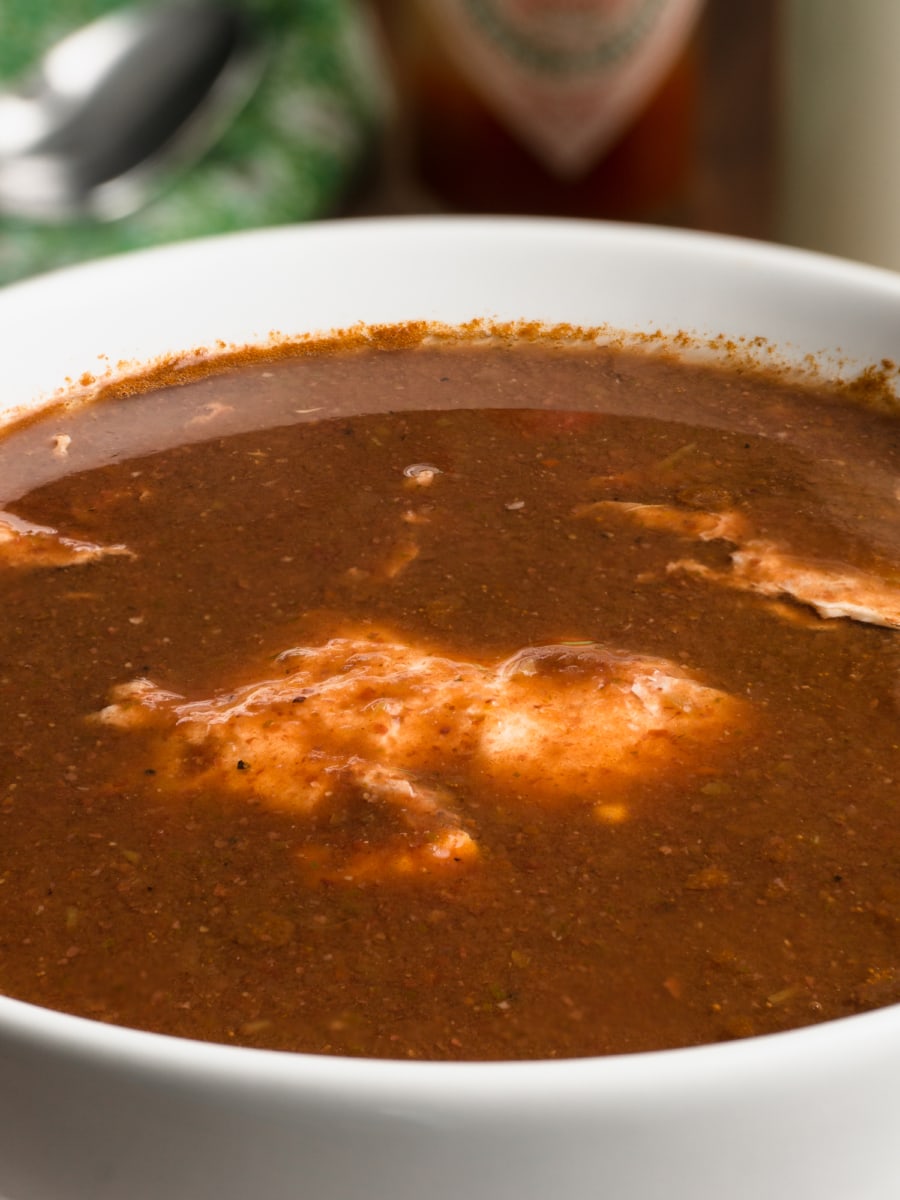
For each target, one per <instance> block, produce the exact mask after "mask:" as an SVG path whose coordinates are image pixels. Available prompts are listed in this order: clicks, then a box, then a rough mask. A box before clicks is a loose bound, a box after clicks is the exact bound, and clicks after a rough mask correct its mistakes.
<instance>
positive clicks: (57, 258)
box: [0, 0, 385, 284]
mask: <svg viewBox="0 0 900 1200" xmlns="http://www.w3.org/2000/svg"><path fill="white" fill-rule="evenodd" d="M121 2H122V0H6V2H5V4H4V5H3V7H4V9H5V11H4V13H3V15H2V17H0V25H2V31H0V84H2V83H7V84H9V83H11V82H12V81H13V80H15V79H16V77H18V76H19V75H21V73H22V72H23V71H24V70H26V69H27V68H28V67H29V66H30V65H31V64H32V63H34V62H35V61H36V60H37V59H38V58H39V56H40V55H41V53H42V52H43V51H45V50H46V49H47V48H48V47H49V46H51V45H53V43H54V42H56V41H58V40H59V39H60V38H62V37H64V36H65V35H66V34H68V33H71V32H72V31H73V30H75V29H76V28H78V27H79V26H80V25H82V24H85V23H87V22H88V21H90V20H93V19H94V18H96V17H98V16H100V15H102V14H103V13H105V12H108V11H110V10H112V9H115V8H117V7H118V6H119V4H120V3H121ZM361 5H362V0H244V6H245V10H246V11H247V12H248V13H251V14H252V15H253V16H254V17H255V18H256V20H257V21H258V23H259V24H260V26H261V28H262V31H263V32H264V33H268V34H269V38H270V42H271V46H272V50H271V53H270V55H269V57H268V59H267V63H266V68H265V71H264V74H263V77H262V80H261V82H260V84H259V86H258V87H257V89H256V91H255V92H254V93H253V95H252V97H251V99H250V100H249V102H248V103H247V105H246V106H245V107H244V109H243V110H242V111H241V112H240V113H239V114H238V115H237V117H236V119H235V120H234V121H233V123H232V124H231V126H230V127H229V128H228V130H227V131H226V132H225V133H224V134H223V136H222V137H221V138H220V140H219V141H218V142H217V143H216V145H215V146H214V147H213V148H212V150H211V151H210V152H209V153H208V154H207V155H206V156H205V157H204V158H203V159H202V160H201V161H200V162H199V163H198V164H195V165H194V166H193V167H192V168H190V169H189V170H188V171H186V172H185V173H184V174H182V175H180V176H176V177H175V178H174V179H172V180H171V181H169V183H168V186H167V187H166V188H165V189H164V190H163V191H162V193H161V194H159V195H157V196H156V197H155V198H154V199H152V200H151V201H150V202H148V204H147V205H146V207H145V208H143V209H141V210H140V211H139V212H137V213H135V214H134V215H132V216H129V217H126V218H123V219H122V220H118V221H114V222H108V223H100V222H89V221H86V220H85V221H79V222H77V223H69V224H63V225H47V224H38V223H33V222H29V221H25V220H21V219H19V218H3V217H0V284H4V283H9V282H11V281H12V280H15V279H20V278H22V277H23V276H26V275H31V274H34V273H36V272H40V271H44V270H48V269H51V268H54V267H58V266H63V265H66V264H68V263H73V262H77V261H79V260H81V259H87V258H97V257H100V256H102V255H105V254H112V253H118V252H120V251H124V250H131V249H136V248H138V247H144V246H150V245H154V244H158V243H162V242H172V241H178V240H181V239H184V238H190V237H198V236H202V235H205V234H211V233H223V232H227V231H230V230H236V229H246V228H251V227H256V226H261V225H273V224H280V223H285V222H288V223H289V222H295V221H304V220H310V219H313V218H316V217H323V216H328V215H332V214H333V213H335V212H336V211H338V210H339V208H340V206H341V204H342V203H343V202H344V201H345V199H346V198H347V196H348V193H349V191H350V189H351V188H352V187H353V186H354V184H355V182H357V180H358V178H359V176H360V174H361V172H362V171H363V170H364V169H365V167H366V164H367V163H368V162H369V161H370V159H369V156H370V155H371V154H372V152H373V147H374V146H375V144H376V140H377V138H378V136H379V132H380V129H381V124H382V121H383V118H384V112H385V85H384V79H383V73H382V69H381V64H380V60H379V58H378V55H377V52H376V48H375V41H374V39H373V38H372V36H371V27H370V24H369V22H368V20H367V12H368V10H367V9H365V8H363V7H362V6H361Z"/></svg>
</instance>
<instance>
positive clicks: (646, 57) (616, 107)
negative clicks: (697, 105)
mask: <svg viewBox="0 0 900 1200" xmlns="http://www.w3.org/2000/svg"><path fill="white" fill-rule="evenodd" d="M701 3H702V0H425V4H426V7H427V8H428V9H429V11H431V12H432V14H433V18H434V20H435V22H436V29H437V32H438V34H439V36H440V37H441V40H442V43H443V45H444V48H445V51H446V52H447V54H449V55H450V56H451V57H452V59H453V61H454V64H455V66H456V67H457V69H458V70H459V71H461V72H462V73H463V75H464V76H465V77H466V78H467V79H468V81H469V84H470V85H471V87H472V88H473V89H474V90H475V91H477V93H478V94H479V95H480V96H481V98H482V100H483V101H484V102H485V104H487V105H488V106H489V107H490V108H491V109H492V111H493V112H494V113H495V115H496V116H498V117H499V118H500V119H501V120H503V121H504V122H505V124H506V125H507V127H508V128H509V129H510V131H511V132H512V133H513V134H514V135H515V136H516V137H517V138H518V139H519V141H521V142H522V143H523V144H524V145H525V146H527V147H528V148H529V149H530V150H531V152H532V153H533V154H534V155H535V156H536V157H537V158H538V159H539V160H540V161H541V162H542V163H543V164H544V166H545V167H546V168H547V169H548V170H551V171H553V172H555V173H556V174H557V175H559V176H561V177H563V178H573V177H576V176H577V175H579V174H580V173H582V172H583V171H585V170H587V169H588V168H589V167H590V166H591V165H592V164H593V163H594V162H595V161H596V160H597V159H598V158H599V157H601V156H602V154H603V153H604V151H605V150H606V149H607V148H608V147H609V146H610V145H611V144H612V143H613V142H614V141H615V139H616V137H617V136H618V135H619V134H620V133H621V132H622V131H623V130H624V129H625V128H626V127H627V125H628V124H629V122H630V121H631V120H632V119H633V118H635V117H636V116H637V115H638V114H639V113H640V111H641V108H642V107H643V106H644V105H645V104H646V103H647V102H648V101H649V99H650V97H651V96H652V94H653V92H654V91H655V89H656V88H657V87H658V86H659V84H660V83H661V82H662V80H663V79H664V78H665V76H666V74H667V72H668V71H669V69H670V68H671V67H672V66H673V64H674V62H675V60H676V59H677V57H678V55H679V54H680V53H681V51H682V50H683V49H684V45H685V42H686V41H687V38H688V37H689V35H690V32H691V29H692V27H693V24H694V20H695V17H696V15H697V13H698V11H699V9H700V7H701Z"/></svg>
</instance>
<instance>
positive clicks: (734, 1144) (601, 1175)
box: [0, 219, 900, 1200]
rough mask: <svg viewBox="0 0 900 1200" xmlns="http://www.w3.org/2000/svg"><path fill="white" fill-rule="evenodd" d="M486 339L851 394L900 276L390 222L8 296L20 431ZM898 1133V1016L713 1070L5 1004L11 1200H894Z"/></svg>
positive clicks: (191, 249)
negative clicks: (224, 351) (534, 323)
mask: <svg viewBox="0 0 900 1200" xmlns="http://www.w3.org/2000/svg"><path fill="white" fill-rule="evenodd" d="M473 317H491V318H500V319H516V318H523V317H525V318H534V319H540V320H544V321H550V322H554V321H569V322H576V323H586V324H589V325H597V324H600V323H606V322H608V323H609V324H611V325H612V326H615V327H619V328H623V329H633V330H651V329H657V328H660V329H663V330H667V331H669V332H674V331H676V330H681V329H683V330H690V331H694V332H696V333H697V334H698V335H702V336H714V335H719V334H722V335H724V336H725V337H726V338H732V337H741V336H743V337H748V338H754V337H757V336H761V337H764V338H766V339H768V340H769V342H770V343H772V344H774V345H775V346H776V347H778V348H779V351H780V353H781V354H782V356H783V357H784V358H787V359H789V360H792V361H796V362H800V361H802V360H803V358H804V356H805V355H806V354H808V353H812V354H814V355H817V356H818V359H817V361H818V362H820V363H822V364H824V367H825V370H826V373H838V372H840V371H844V372H845V373H852V372H853V371H855V370H856V369H857V368H858V367H860V366H864V365H867V364H870V363H880V362H881V361H882V360H883V359H886V358H887V359H894V360H895V361H896V359H897V357H900V277H898V276H894V275H890V274H886V273H881V272H878V271H876V270H874V269H870V268H864V267H858V266H854V265H851V264H848V263H842V262H839V261H835V260H830V259H826V258H822V257H816V256H813V255H809V254H805V253H799V252H792V251H788V250H783V249H778V248H775V247H767V246H762V245H758V244H754V243H749V242H738V241H731V240H727V239H722V238H714V237H707V236H702V235H692V234H686V233H679V232H672V231H664V230H654V229H646V228H629V227H626V226H616V225H603V224H587V223H580V222H537V221H519V220H515V221H513V220H498V221H485V220H480V219H472V220H467V219H462V220H444V219H415V220H396V221H393V220H388V221H366V222H350V223H335V224H323V225H311V226H307V227H302V228H297V229H287V230H274V231H266V232H261V233H254V234H249V235H238V236H235V237H231V238H225V239H215V240H211V241H208V242H202V243H195V244H188V245H183V246H174V247H170V248H166V249H162V250H158V251H151V252H149V253H142V254H138V255H135V256H131V257H127V258H123V259H118V260H108V261H106V262H103V263H100V264H96V265H89V266H85V267H80V268H75V269H73V270H69V271H66V272H64V273H60V274H57V275H49V276H45V277H43V278H40V279H37V280H34V281H31V282H28V283H25V284H20V285H17V286H15V287H12V288H8V289H6V291H4V292H0V413H2V412H9V411H10V410H12V409H18V408H20V407H21V406H28V405H39V404H40V403H42V402H44V401H46V399H47V398H50V397H53V396H54V395H59V394H64V395H65V394H69V393H73V392H76V391H77V390H78V388H79V386H80V385H79V382H78V381H79V380H80V379H81V378H82V376H83V375H85V373H87V374H90V375H97V374H104V373H106V374H115V373H116V372H117V371H120V370H121V369H125V368H123V366H122V364H126V365H127V364H129V363H130V364H134V363H136V362H137V363H141V362H148V361H152V360H153V359H155V358H156V357H157V356H159V355H161V354H165V353H170V352H177V351H188V352H193V351H194V350H196V349H197V348H198V347H208V348H215V346H216V344H217V343H219V342H222V341H224V342H234V343H246V342H260V341H266V340H267V338H268V337H269V335H270V333H271V332H273V331H279V332H281V333H283V334H299V333H304V332H307V331H320V330H327V329H330V328H334V327H345V326H347V325H350V324H353V323H355V322H358V321H364V322H368V323H379V322H390V321H400V320H407V319H417V318H418V319H421V318H425V319H430V320H439V321H445V322H450V323H459V322H462V321H466V320H468V319H470V318H473ZM67 381H68V382H67ZM0 484H2V481H0ZM898 1129H900V1008H891V1009H884V1010H882V1011H879V1012H874V1013H869V1014H865V1015H863V1016H858V1017H853V1018H850V1019H847V1020H843V1021H838V1022H833V1023H830V1024H826V1025H821V1026H818V1027H816V1028H812V1029H807V1030H803V1031H800V1032H795V1033H787V1034H779V1035H775V1036H771V1037H763V1038H757V1039H752V1040H749V1041H744V1042H734V1043H729V1044H726V1045H717V1046H709V1047H702V1048H699V1049H690V1050H676V1051H667V1052H662V1053H652V1054H643V1055H634V1056H623V1057H614V1058H607V1059H585V1060H578V1061H563V1062H536V1063H507V1064H465V1063H464V1064H437V1063H432V1064H428V1063H405V1062H380V1061H357V1060H345V1059H329V1058H317V1057H311V1056H304V1055H290V1054H280V1053H271V1052H265V1051H254V1050H247V1049H238V1048H235V1047H225V1046H214V1045H205V1044H198V1043H194V1042H190V1041H186V1040H179V1039H175V1038H167V1037H161V1036H157V1035H152V1034H143V1033H137V1032H134V1031H131V1030H127V1029H116V1028H111V1027H108V1026H105V1025H100V1024H94V1023H92V1022H90V1021H84V1020H80V1019H77V1018H74V1017H67V1016H64V1015H60V1014H57V1013H51V1012H47V1011H44V1010H41V1009H37V1008H34V1007H31V1006H29V1005H26V1004H21V1003H18V1002H15V1001H11V1000H6V999H0V1194H2V1195H3V1196H5V1197H7V1198H8V1200H88V1198H90V1200H113V1198H115V1200H250V1198H251V1197H254V1198H259V1200H288V1198H289V1197H290V1198H291V1200H300V1198H303V1200H357V1198H359V1200H361V1198H363V1197H365V1198H367V1200H424V1198H426V1197H427V1198H428V1200H460V1198H461V1197H466V1198H469V1200H585V1198H587V1197H592V1198H600V1197H615V1198H616V1200H723V1198H727V1200H761V1198H762V1197H776V1198H778V1197H790V1198H791V1200H896V1198H897V1196H898V1195H900V1156H898V1150H897V1145H898V1142H897V1138H898Z"/></svg>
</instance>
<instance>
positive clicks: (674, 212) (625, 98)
mask: <svg viewBox="0 0 900 1200" xmlns="http://www.w3.org/2000/svg"><path fill="white" fill-rule="evenodd" d="M898 51H900V4H898V3H896V0H854V2H853V3H852V4H850V3H847V2H846V0H149V2H147V3H142V4H141V3H139V4H135V3H133V2H131V0H4V2H3V6H2V12H0V284H3V283H9V282H11V281H13V280H16V279H21V278H24V277H27V276H28V275H31V274H35V273H38V272H41V271H45V270H48V269H52V268H54V267H58V266H63V265H66V264H68V263H72V262H77V261H79V260H80V259H86V258H94V257H98V256H100V255H104V254H109V253H116V252H120V251H123V250H128V249H132V248H137V247H142V246H148V245H154V244H159V243H163V242H171V241H177V240H181V239H184V238H188V237H195V236H202V235H205V234H212V233H220V232H225V231H229V230H234V229H242V228H252V227H257V226H261V225H271V224H281V223H290V222H296V221H310V220H320V219H326V218H340V217H346V216H362V215H385V214H393V213H397V214H410V213H420V212H430V213H434V212H494V213H527V214H553V215H576V216H582V217H592V218H613V219H620V220H633V221H651V222H655V223H662V224H672V225H678V226H683V227H690V228H697V229H707V230H713V231H717V232H724V233H732V234H738V235H742V236H750V237H757V238H765V239H770V240H776V241H783V242H788V243H792V244H796V245H802V246H809V247H812V248H815V249H820V250H825V251H828V252H832V253H836V254H840V255H843V256H845V257H850V258H858V259H861V260H865V261H868V262H873V263H877V264H880V265H883V266H888V267H893V268H900V165H898V164H900V138H898V137H897V136H896V135H897V128H898V125H900V72H897V70H896V61H897V53H898Z"/></svg>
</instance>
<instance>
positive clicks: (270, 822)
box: [0, 340, 900, 1059]
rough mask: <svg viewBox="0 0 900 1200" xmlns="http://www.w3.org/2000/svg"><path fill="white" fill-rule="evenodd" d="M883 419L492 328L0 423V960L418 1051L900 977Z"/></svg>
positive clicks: (891, 569)
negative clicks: (12, 424) (3, 512)
mask: <svg viewBox="0 0 900 1200" xmlns="http://www.w3.org/2000/svg"><path fill="white" fill-rule="evenodd" d="M897 428H898V427H897V421H896V419H895V418H893V417H891V416H889V415H885V414H876V413H873V412H870V411H866V410H864V409H863V408H862V407H857V406H854V405H853V404H850V403H848V402H846V401H845V400H844V399H843V398H841V397H839V396H837V395H829V394H827V393H825V392H822V391H819V392H813V391H811V390H804V389H798V388H796V387H791V386H789V385H788V384H786V383H785V382H783V381H782V382H779V381H778V380H775V379H769V378H765V377H763V376H761V375H753V374H750V373H747V372H739V371H729V370H726V369H718V368H706V367H704V368H697V367H689V366H686V365H684V364H682V363H678V362H676V361H674V360H673V359H671V358H667V357H665V356H663V355H659V356H653V355H649V354H647V355H644V354H639V353H637V352H624V351H621V350H616V349H614V348H604V347H598V346H595V345H586V344H580V343H579V344H575V343H573V344H571V345H568V346H566V345H563V346H560V345H551V344H546V343H543V342H541V341H540V340H538V341H536V342H535V341H532V342H518V343H510V342H508V341H503V340H498V341H497V342H496V343H491V344H480V343H470V344H467V343H463V344H460V345H454V344H445V345H428V344H423V345H421V346H418V347H415V348H412V347H406V348H400V349H389V348H384V347H380V348H366V347H364V346H359V345H354V346H348V347H346V348H343V349H341V348H333V349H331V350H330V351H329V352H327V353H325V352H323V353H321V354H309V355H304V356H300V357H285V358H283V359H274V360H272V361H258V362H251V363H249V364H246V365H243V366H240V367H236V368H234V369H232V370H230V371H228V372H227V373H224V374H221V375H218V374H213V375H211V376H209V377H208V378H203V379H196V380H191V381H188V382H185V383H183V384H181V385H180V386H172V387H166V388H162V389H158V390H153V389H152V388H151V389H150V390H147V391H145V392H143V393H142V394H140V395H135V396H132V397H128V398H124V399H118V400H109V401H103V402H98V403H94V404H90V405H85V406H83V407H82V408H80V409H76V410H74V411H72V412H67V413H57V414H54V415H52V416H50V417H47V418H45V419H43V420H40V421H37V422H35V423H32V424H30V425H27V426H23V427H20V428H17V429H14V430H11V431H9V432H8V433H7V434H6V435H5V437H4V439H3V440H2V442H0V479H2V480H3V489H4V491H3V494H2V495H0V502H2V503H3V504H4V505H5V507H6V509H7V512H8V514H12V515H11V516H8V517H7V518H6V519H5V521H4V523H3V524H2V525H0V530H2V531H4V532H5V541H0V597H2V601H0V603H2V611H3V614H4V619H3V622H2V624H0V713H2V722H3V728H4V747H5V754H4V756H3V761H2V764H0V828H2V838H0V914H2V915H0V944H2V949H0V988H2V990H3V991H4V992H5V993H6V994H8V995H10V996H14V997H19V998H22V999H26V1000H30V1001H32V1002H34V1003H37V1004H41V1005H45V1006H48V1007H51V1008H58V1009H63V1010H66V1011H69V1012H74V1013H78V1014H81V1015H85V1016H89V1017H93V1018H96V1019H99V1020H103V1021H111V1022H116V1023H121V1024H126V1025H132V1026H136V1027H139V1028H143V1029H150V1030H157V1031H162V1032H167V1033H173V1034H177V1035H182V1036H189V1037H196V1038H201V1039H207V1040H215V1041H222V1042H234V1043H239V1044H246V1045H253V1046H263V1047H272V1048H278V1049H291V1050H302V1051H310V1052H314V1053H333V1054H351V1055H367V1056H380V1057H397V1058H406V1057H410V1058H427V1059H517V1058H540V1057H561V1056H583V1055H594V1054H609V1053H619V1052H631V1051H641V1050H649V1049H658V1048H663V1047H674V1046H684V1045H691V1044H696V1043H702V1042H710V1041H716V1040H721V1039H727V1038H734V1037H743V1036H748V1035H752V1034H760V1033H766V1032H771V1031H775V1030H780V1029H784V1028H791V1027H796V1026H801V1025H806V1024H810V1023H813V1022H817V1021H822V1020H828V1019H832V1018H835V1017H839V1016H843V1015H846V1014H848V1013H852V1012H856V1011H860V1010H862V1009H866V1008H871V1007H875V1006H878V1005H881V1004H887V1003H893V1002H894V1001H895V1000H897V999H900V970H898V965H897V964H898V944H900V936H898V916H900V826H898V821H897V796H898V785H897V780H898V778H900V750H898V741H900V739H898V737H897V705H898V684H897V679H898V675H897V668H898V661H900V660H898V653H897V647H898V641H897V632H896V631H897V628H898V627H900V565H898V564H900V520H898V479H900V463H898V458H900V445H898V436H897Z"/></svg>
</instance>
